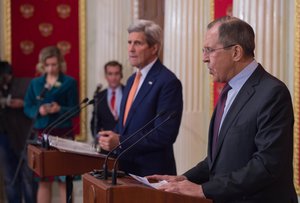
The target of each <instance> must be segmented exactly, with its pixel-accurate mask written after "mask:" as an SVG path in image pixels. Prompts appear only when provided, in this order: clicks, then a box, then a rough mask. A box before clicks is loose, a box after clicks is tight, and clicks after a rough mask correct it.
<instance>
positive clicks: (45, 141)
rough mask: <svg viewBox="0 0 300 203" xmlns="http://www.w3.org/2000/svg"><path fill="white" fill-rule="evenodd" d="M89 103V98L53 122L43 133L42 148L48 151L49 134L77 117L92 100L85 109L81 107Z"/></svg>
mask: <svg viewBox="0 0 300 203" xmlns="http://www.w3.org/2000/svg"><path fill="white" fill-rule="evenodd" d="M88 101H89V99H88V98H84V99H83V100H82V101H81V102H80V103H79V104H78V105H76V106H74V107H72V108H71V109H69V110H68V111H66V112H65V113H63V114H62V115H61V116H59V117H58V118H57V119H56V120H55V121H53V122H52V123H51V124H50V125H49V126H47V127H46V128H45V129H44V130H43V132H42V146H43V147H44V148H46V149H48V147H49V142H48V134H49V133H50V132H51V131H52V130H53V128H54V127H56V126H58V125H59V124H61V123H62V122H64V121H66V120H67V119H69V118H71V117H72V116H73V115H75V114H76V113H78V112H79V111H81V109H82V108H83V107H85V106H87V105H88V104H89V103H90V102H91V101H92V100H90V101H89V103H88V104H87V105H84V106H83V107H80V106H81V105H82V104H86V103H87V102H88ZM92 102H93V101H92ZM79 107H80V108H79ZM78 108H79V110H78Z"/></svg>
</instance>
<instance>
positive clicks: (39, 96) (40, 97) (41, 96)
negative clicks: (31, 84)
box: [36, 83, 52, 101]
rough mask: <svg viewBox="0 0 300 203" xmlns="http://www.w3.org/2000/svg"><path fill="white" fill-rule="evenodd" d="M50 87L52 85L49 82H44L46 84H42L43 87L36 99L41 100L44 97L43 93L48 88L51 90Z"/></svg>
mask: <svg viewBox="0 0 300 203" xmlns="http://www.w3.org/2000/svg"><path fill="white" fill-rule="evenodd" d="M51 88H52V86H51V85H50V84H48V83H46V84H45V85H44V88H43V89H42V91H41V92H40V94H39V95H38V96H37V97H36V99H37V100H39V101H41V100H43V99H44V97H45V94H46V93H47V92H48V91H49V90H51Z"/></svg>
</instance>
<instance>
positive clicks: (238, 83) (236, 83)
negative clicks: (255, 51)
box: [228, 60, 258, 89]
mask: <svg viewBox="0 0 300 203" xmlns="http://www.w3.org/2000/svg"><path fill="white" fill-rule="evenodd" d="M257 66H258V63H257V62H256V61H255V60H253V61H252V62H251V63H249V64H248V65H247V66H246V67H245V68H244V69H243V70H242V71H241V72H239V73H238V74H237V75H236V76H234V77H233V78H232V79H231V80H230V81H229V82H228V83H229V85H230V86H231V87H232V89H240V88H241V87H242V86H243V85H244V84H245V82H246V81H247V80H248V78H249V77H250V76H251V75H252V73H253V72H254V71H255V69H256V68H257Z"/></svg>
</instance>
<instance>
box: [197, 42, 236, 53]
mask: <svg viewBox="0 0 300 203" xmlns="http://www.w3.org/2000/svg"><path fill="white" fill-rule="evenodd" d="M235 45H236V44H231V45H228V46H226V47H221V48H216V49H214V48H211V47H204V48H203V49H202V53H203V54H208V55H209V54H211V53H213V52H215V51H216V50H219V49H227V48H229V47H233V46H235Z"/></svg>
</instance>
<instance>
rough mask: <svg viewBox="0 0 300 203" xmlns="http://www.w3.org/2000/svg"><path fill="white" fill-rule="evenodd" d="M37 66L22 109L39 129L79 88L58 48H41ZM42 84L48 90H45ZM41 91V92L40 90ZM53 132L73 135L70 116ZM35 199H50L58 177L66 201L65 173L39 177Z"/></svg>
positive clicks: (72, 100) (70, 104)
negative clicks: (40, 74)
mask: <svg viewBox="0 0 300 203" xmlns="http://www.w3.org/2000/svg"><path fill="white" fill-rule="evenodd" d="M37 69H38V71H40V72H41V73H42V76H40V77H37V78H35V79H33V80H32V81H31V83H30V85H29V88H28V90H27V93H26V96H25V106H24V111H25V114H26V115H27V116H29V117H30V118H34V117H35V115H36V113H37V112H38V114H37V118H36V119H35V123H34V128H35V130H36V131H37V132H39V136H40V133H41V132H42V131H43V130H44V129H45V128H46V127H47V126H48V125H49V124H51V123H52V122H53V121H55V120H56V119H57V118H58V117H59V116H60V115H62V114H63V113H65V112H66V111H68V110H69V109H70V108H72V107H74V106H76V105H77V104H78V91H77V84H76V81H75V79H73V78H71V77H69V76H67V75H65V73H64V72H65V70H66V63H65V60H64V57H63V55H62V54H61V52H60V50H59V49H58V48H57V47H55V46H50V47H46V48H44V49H42V50H41V52H40V55H39V63H38V64H37ZM45 87H47V90H46V91H45ZM42 92H43V96H42V97H39V96H41V95H40V94H41V93H42ZM51 134H52V135H55V136H59V137H64V138H68V139H74V133H73V131H72V119H68V120H66V121H65V122H62V123H60V124H59V125H58V126H57V127H56V128H55V129H53V131H51ZM38 181H39V188H38V194H37V202H38V203H39V202H43V203H50V202H51V195H52V191H51V188H52V182H53V181H57V182H58V184H59V189H60V197H61V202H65V201H66V184H65V176H59V177H47V178H38Z"/></svg>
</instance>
